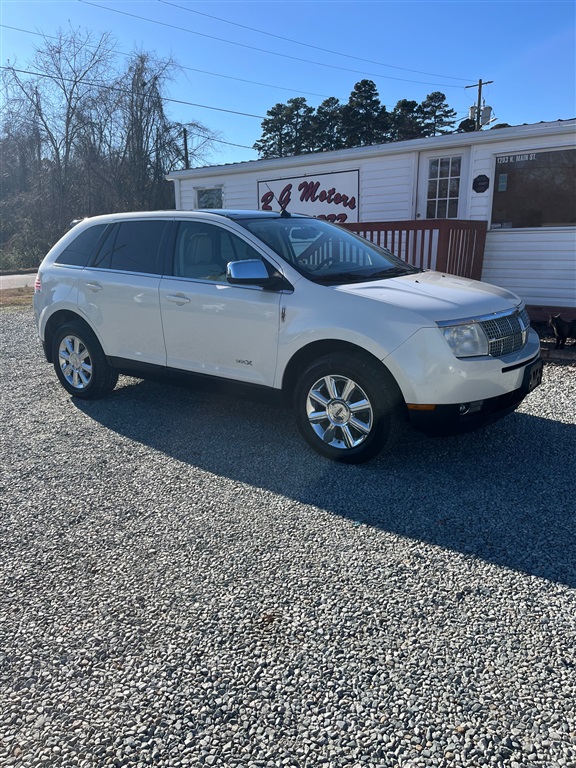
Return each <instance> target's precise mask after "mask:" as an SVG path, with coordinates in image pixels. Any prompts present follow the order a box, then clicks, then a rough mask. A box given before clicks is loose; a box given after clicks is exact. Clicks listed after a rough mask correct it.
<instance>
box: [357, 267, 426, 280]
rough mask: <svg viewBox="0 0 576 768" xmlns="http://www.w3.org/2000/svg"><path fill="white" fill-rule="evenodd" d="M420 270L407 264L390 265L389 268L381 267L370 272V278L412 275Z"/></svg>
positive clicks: (379, 278)
mask: <svg viewBox="0 0 576 768" xmlns="http://www.w3.org/2000/svg"><path fill="white" fill-rule="evenodd" d="M421 271H422V270H420V269H418V268H417V267H412V266H410V265H409V264H407V265H406V266H405V267H390V269H381V270H379V271H378V272H372V274H371V275H370V278H377V279H378V280H381V279H382V278H387V277H402V275H414V274H415V273H417V272H421Z"/></svg>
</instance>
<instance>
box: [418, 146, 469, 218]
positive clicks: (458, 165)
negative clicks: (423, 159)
mask: <svg viewBox="0 0 576 768" xmlns="http://www.w3.org/2000/svg"><path fill="white" fill-rule="evenodd" d="M461 173H462V157H461V156H460V155H457V156H454V157H434V158H431V159H430V160H429V163H428V188H427V197H426V218H427V219H457V218H458V197H459V194H460V177H461Z"/></svg>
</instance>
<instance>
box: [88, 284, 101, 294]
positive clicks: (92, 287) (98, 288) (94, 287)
mask: <svg viewBox="0 0 576 768" xmlns="http://www.w3.org/2000/svg"><path fill="white" fill-rule="evenodd" d="M103 287H104V286H102V285H100V283H86V288H90V290H91V291H92V293H98V291H101V290H102V288H103Z"/></svg>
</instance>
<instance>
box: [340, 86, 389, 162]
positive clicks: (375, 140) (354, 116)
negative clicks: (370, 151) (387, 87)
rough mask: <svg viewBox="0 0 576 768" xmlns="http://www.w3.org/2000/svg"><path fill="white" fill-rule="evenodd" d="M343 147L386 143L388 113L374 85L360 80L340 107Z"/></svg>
mask: <svg viewBox="0 0 576 768" xmlns="http://www.w3.org/2000/svg"><path fill="white" fill-rule="evenodd" d="M342 134H343V137H344V146H346V147H361V146H366V145H369V144H379V143H382V142H384V141H388V140H389V138H388V113H387V112H386V107H383V106H382V103H381V102H380V98H379V96H378V91H377V89H376V85H375V83H373V82H372V80H360V82H359V83H356V85H355V86H354V89H353V90H352V93H351V94H350V98H349V99H348V103H347V104H345V105H344V106H343V107H342Z"/></svg>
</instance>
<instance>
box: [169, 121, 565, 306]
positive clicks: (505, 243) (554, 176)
mask: <svg viewBox="0 0 576 768" xmlns="http://www.w3.org/2000/svg"><path fill="white" fill-rule="evenodd" d="M168 178H169V179H170V180H171V181H173V182H174V187H175V197H176V208H178V209H185V210H186V209H192V208H231V209H265V210H266V209H272V210H279V202H280V203H281V204H282V205H286V204H287V207H288V210H289V211H291V212H292V213H308V214H311V215H314V216H323V217H327V218H329V219H331V220H336V221H339V222H347V223H350V222H405V223H406V228H407V229H409V227H410V225H409V224H408V222H413V223H414V222H422V221H424V220H441V219H448V220H468V221H476V222H486V226H487V233H486V244H485V250H484V260H483V264H482V267H481V270H482V271H481V276H482V279H483V280H486V281H487V282H491V283H495V284H496V285H500V286H502V287H505V288H509V289H511V290H513V291H514V292H516V293H518V294H519V295H520V296H522V298H523V299H524V300H525V301H526V303H527V304H528V305H530V306H531V307H534V308H535V309H536V313H537V312H538V309H540V311H541V312H542V313H544V312H547V311H549V310H550V308H553V309H560V310H562V311H563V313H564V316H565V317H572V316H576V315H575V314H574V312H570V310H575V309H576V120H565V121H558V122H553V123H538V124H535V125H523V126H516V127H511V128H499V129H494V130H485V131H479V132H474V133H457V134H449V135H447V136H436V137H432V138H425V139H413V140H410V141H399V142H393V143H389V144H381V145H376V146H368V147H356V148H353V149H343V150H338V151H333V152H323V153H316V154H308V155H299V156H297V157H285V158H277V159H273V160H253V161H249V162H243V163H235V164H229V165H221V166H209V167H204V168H193V169H191V170H185V171H176V172H174V173H171V174H170V175H169V177H168ZM420 226H421V225H420ZM399 255H402V254H399Z"/></svg>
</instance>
